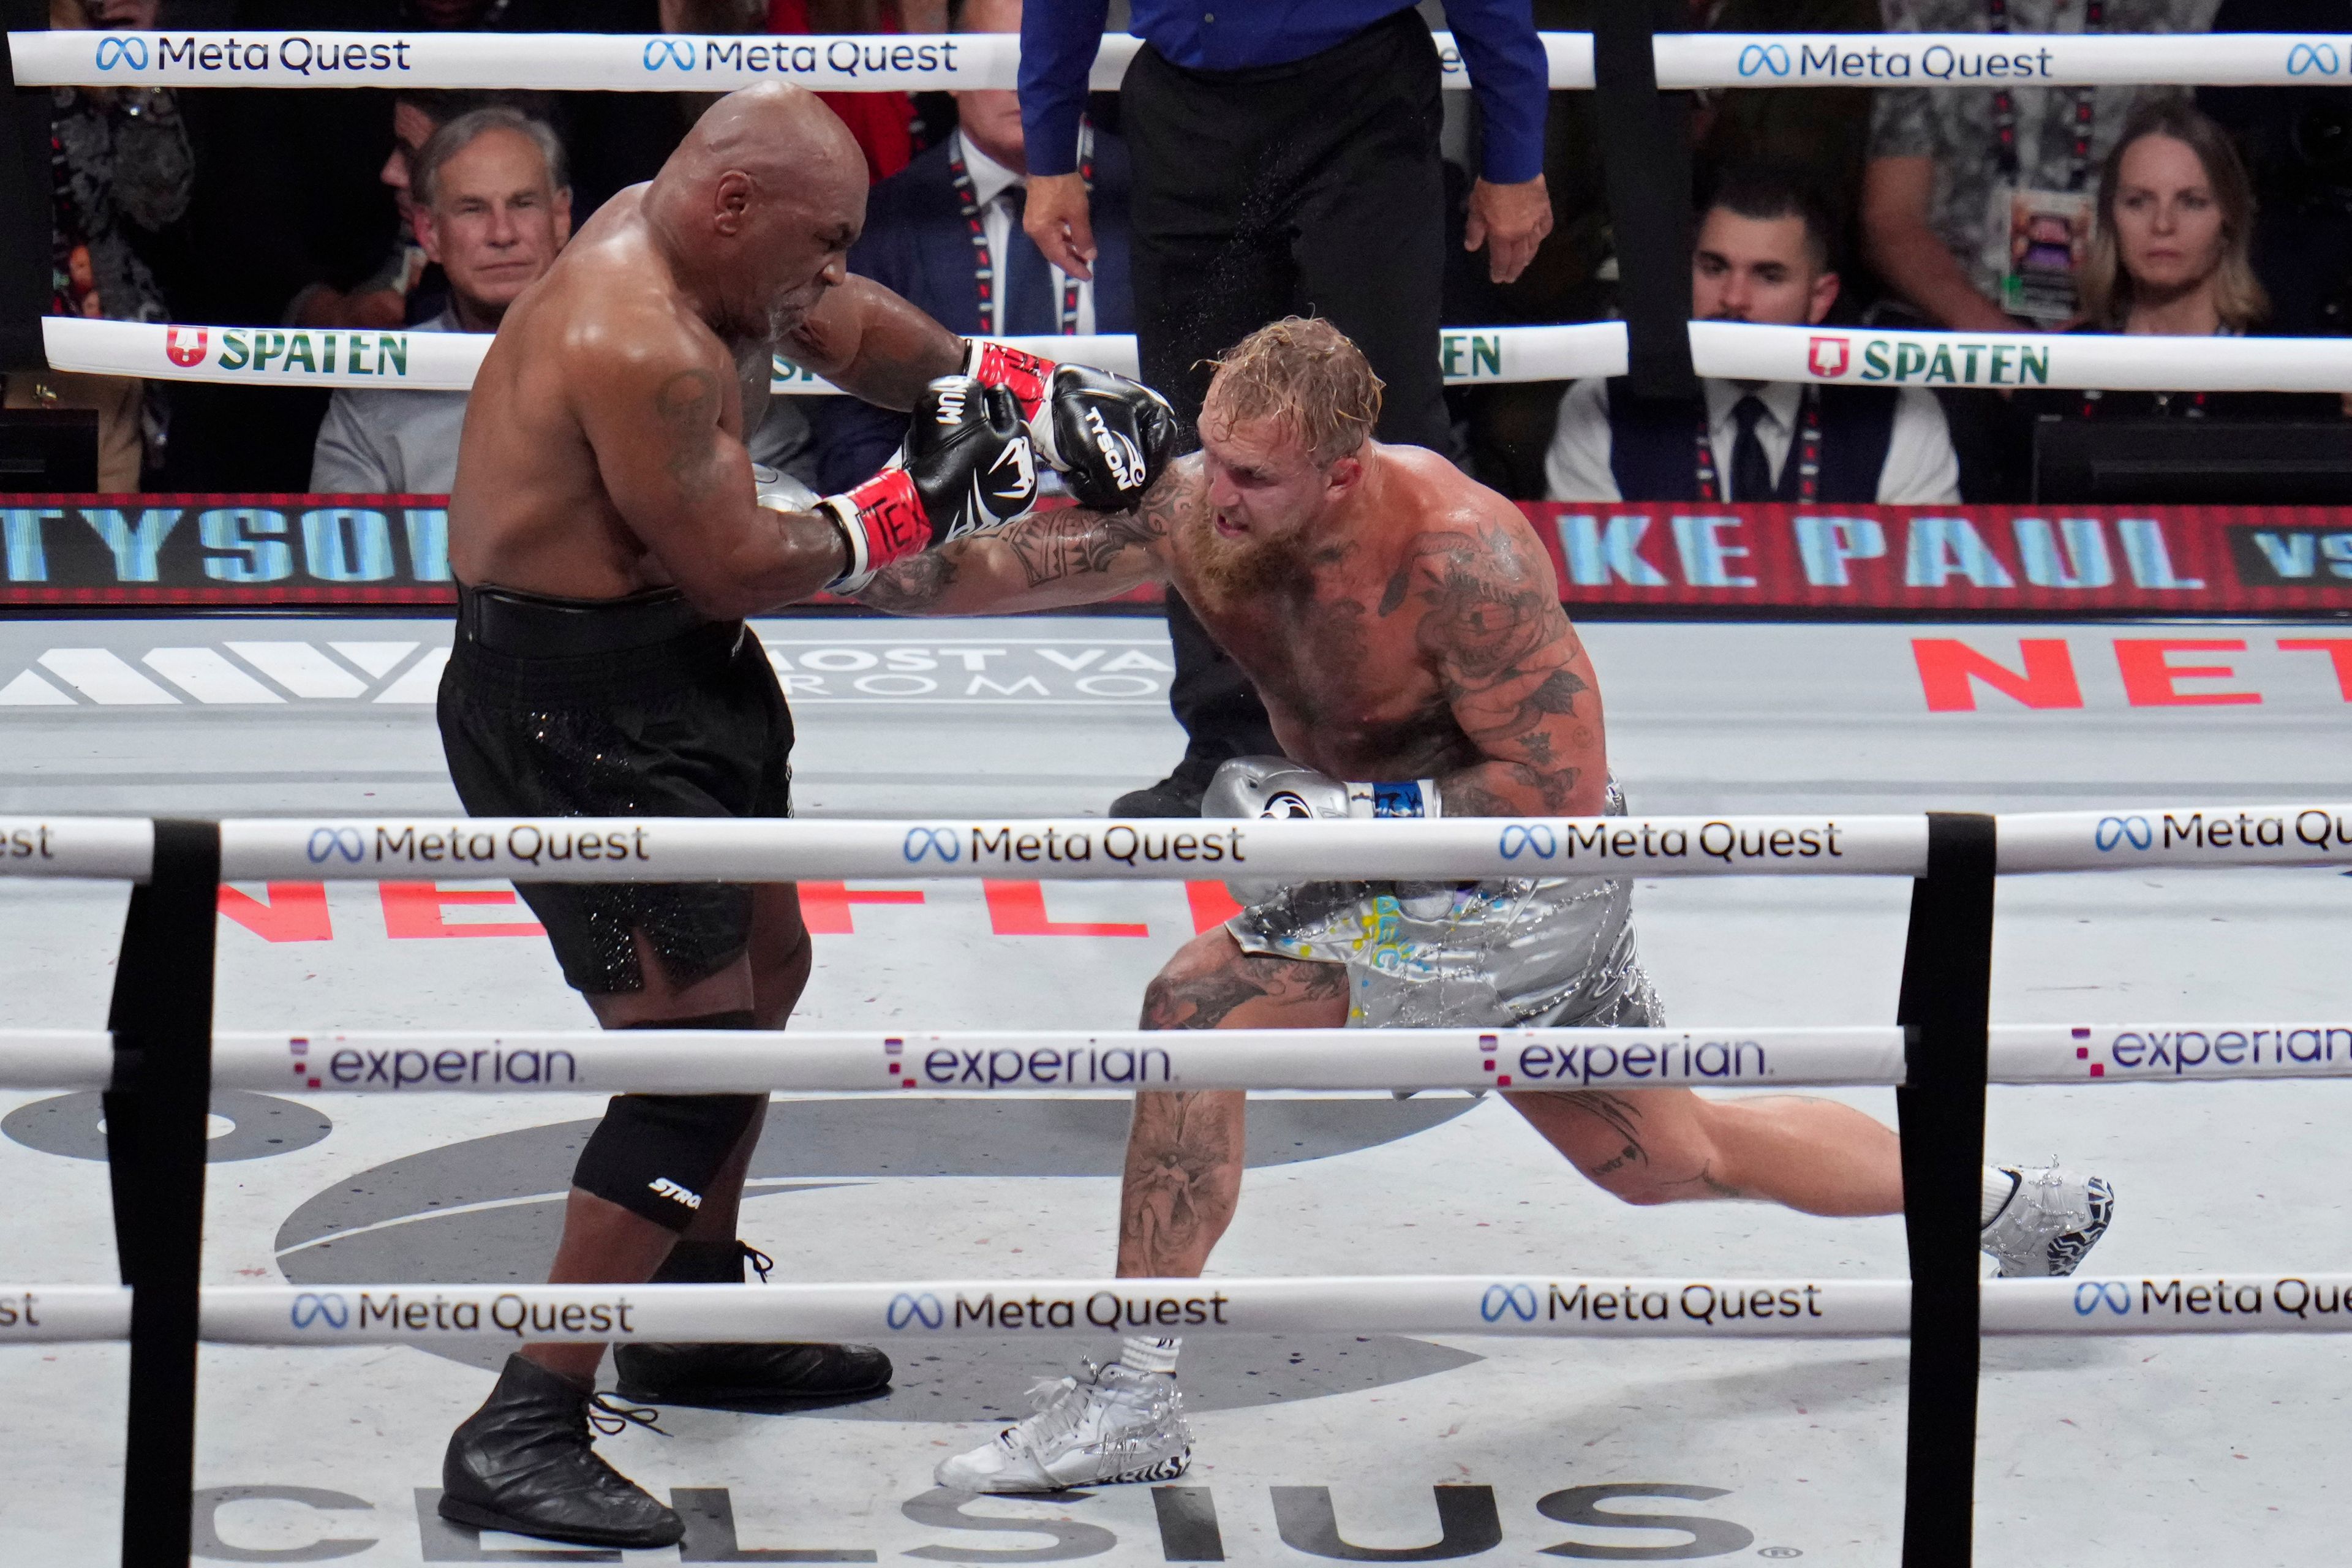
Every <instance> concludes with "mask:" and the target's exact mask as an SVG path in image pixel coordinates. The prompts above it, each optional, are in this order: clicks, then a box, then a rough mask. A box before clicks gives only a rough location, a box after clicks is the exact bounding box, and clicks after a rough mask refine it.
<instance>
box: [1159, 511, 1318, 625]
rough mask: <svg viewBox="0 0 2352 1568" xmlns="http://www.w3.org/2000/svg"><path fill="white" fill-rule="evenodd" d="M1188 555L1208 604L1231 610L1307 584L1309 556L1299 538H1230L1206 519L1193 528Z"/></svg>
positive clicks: (1199, 520)
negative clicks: (1300, 544) (1251, 601)
mask: <svg viewBox="0 0 2352 1568" xmlns="http://www.w3.org/2000/svg"><path fill="white" fill-rule="evenodd" d="M1189 532H1190V537H1189V538H1188V539H1187V540H1186V543H1187V544H1188V545H1189V546H1190V548H1189V550H1188V552H1187V553H1189V554H1190V555H1191V556H1192V566H1193V570H1194V571H1195V573H1196V574H1198V577H1199V581H1200V586H1201V590H1202V594H1203V595H1205V596H1206V598H1207V599H1208V601H1209V603H1210V605H1213V606H1216V607H1221V608H1228V607H1231V606H1233V605H1239V604H1243V603H1245V602H1247V601H1249V600H1253V599H1262V598H1265V597H1266V596H1267V595H1275V594H1285V593H1288V592H1290V591H1291V590H1292V589H1294V588H1296V587H1297V586H1299V585H1300V584H1305V583H1306V582H1307V580H1308V573H1307V559H1306V552H1305V551H1304V550H1302V549H1301V548H1300V547H1299V542H1298V541H1297V538H1295V537H1290V538H1281V539H1261V538H1259V537H1258V536H1257V535H1255V534H1244V536H1242V537H1241V538H1239V539H1227V538H1226V537H1225V536H1224V535H1223V534H1221V533H1219V532H1218V531H1217V525H1216V523H1215V522H1214V521H1212V519H1211V518H1210V517H1208V516H1206V515H1203V516H1201V517H1200V518H1198V520H1197V521H1193V522H1192V524H1191V526H1190V531H1189Z"/></svg>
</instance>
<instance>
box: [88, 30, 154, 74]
mask: <svg viewBox="0 0 2352 1568" xmlns="http://www.w3.org/2000/svg"><path fill="white" fill-rule="evenodd" d="M118 66H120V67H122V68H125V69H129V70H135V71H143V70H145V69H146V68H147V40H146V39H144V38H142V37H138V36H137V35H135V34H132V35H129V36H124V35H120V34H112V33H110V34H108V35H106V36H105V37H101V38H100V39H99V40H98V68H99V69H100V70H102V71H110V70H112V69H114V68H116V67H118Z"/></svg>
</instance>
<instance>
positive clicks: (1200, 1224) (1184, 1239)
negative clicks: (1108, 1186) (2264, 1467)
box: [1118, 1090, 1243, 1278]
mask: <svg viewBox="0 0 2352 1568" xmlns="http://www.w3.org/2000/svg"><path fill="white" fill-rule="evenodd" d="M1242 1104H1243V1101H1242V1096H1241V1095H1239V1094H1237V1093H1234V1092H1233V1091H1231V1090H1212V1091H1204V1092H1200V1093H1169V1092H1165V1091H1160V1092H1153V1093H1149V1094H1139V1095H1137V1096H1136V1097H1135V1126H1134V1130H1133V1131H1130V1132H1129V1134H1128V1142H1127V1169H1126V1173H1125V1174H1126V1181H1125V1183H1124V1184H1123V1185H1122V1189H1121V1192H1120V1197H1119V1226H1118V1230H1119V1237H1118V1271H1119V1273H1120V1274H1121V1275H1123V1276H1130V1277H1132V1276H1138V1275H1142V1276H1158V1277H1163V1278H1168V1277H1181V1276H1189V1275H1193V1274H1197V1273H1199V1272H1200V1271H1201V1268H1202V1266H1203V1265H1204V1264H1206V1263H1207V1262H1208V1258H1209V1250H1210V1248H1212V1247H1214V1246H1215V1245H1216V1243H1217V1238H1218V1237H1220V1236H1223V1234H1224V1230H1225V1226H1226V1225H1227V1224H1228V1223H1230V1222H1231V1221H1232V1219H1233V1217H1234V1202H1235V1200H1236V1199H1237V1198H1238V1197H1239V1196H1240V1195H1241V1175H1242V1148H1243V1121H1242Z"/></svg>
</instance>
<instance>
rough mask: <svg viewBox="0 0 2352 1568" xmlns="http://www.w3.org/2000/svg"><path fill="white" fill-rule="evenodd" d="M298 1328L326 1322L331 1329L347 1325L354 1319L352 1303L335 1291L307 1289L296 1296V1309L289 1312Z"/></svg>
mask: <svg viewBox="0 0 2352 1568" xmlns="http://www.w3.org/2000/svg"><path fill="white" fill-rule="evenodd" d="M289 1316H291V1317H292V1318H293V1320H294V1326H295V1327H296V1328H298V1329H307V1328H309V1327H310V1325H311V1324H313V1323H318V1322H324V1323H325V1324H326V1325H327V1327H329V1328H331V1329H340V1328H343V1327H345V1326H347V1325H348V1324H349V1323H350V1322H351V1321H352V1307H351V1303H350V1302H348V1301H346V1300H343V1299H342V1298H341V1296H338V1295H336V1294H335V1293H334V1292H333V1291H331V1290H330V1291H310V1290H305V1291H303V1292H302V1293H301V1294H300V1295H299V1296H297V1297H295V1298H294V1310H293V1311H292V1312H291V1313H290V1314H289Z"/></svg>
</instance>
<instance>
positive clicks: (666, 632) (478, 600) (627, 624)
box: [457, 583, 742, 658]
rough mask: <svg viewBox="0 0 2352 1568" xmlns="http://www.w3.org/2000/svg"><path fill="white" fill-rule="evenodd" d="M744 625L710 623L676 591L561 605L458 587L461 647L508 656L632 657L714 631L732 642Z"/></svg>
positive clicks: (512, 592)
mask: <svg viewBox="0 0 2352 1568" xmlns="http://www.w3.org/2000/svg"><path fill="white" fill-rule="evenodd" d="M741 626H742V623H741V622H740V621H714V620H712V619H711V618H710V617H709V616H706V615H704V614H703V613H702V612H701V611H699V610H698V609H696V608H695V607H694V606H693V605H690V604H688V603H687V599H686V595H683V594H681V593H679V592H678V591H677V589H676V588H653V589H648V590H647V591H646V592H645V593H642V594H632V595H629V596H628V597H627V598H625V599H559V598H555V597H552V596H551V595H545V594H522V593H517V592H516V591H515V590H513V589H511V588H476V587H470V586H468V585H467V584H463V583H460V584H457V641H458V642H459V643H460V644H461V645H462V644H467V643H471V644H474V645H476V646H477V647H480V648H481V649H483V650H484V651H485V652H488V653H495V654H502V655H504V656H505V657H507V658H582V657H586V656H591V655H594V654H602V653H630V652H634V651H635V650H636V649H639V648H647V647H658V646H660V645H662V644H664V643H668V642H674V641H676V640H677V639H678V638H679V637H686V636H688V635H690V634H694V633H698V632H707V631H712V630H715V629H717V630H723V634H724V635H725V637H727V638H728V640H729V641H730V642H731V641H732V640H733V639H734V637H735V635H736V633H737V631H738V630H739V629H740V627H741Z"/></svg>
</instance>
